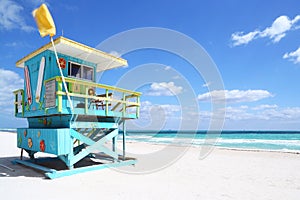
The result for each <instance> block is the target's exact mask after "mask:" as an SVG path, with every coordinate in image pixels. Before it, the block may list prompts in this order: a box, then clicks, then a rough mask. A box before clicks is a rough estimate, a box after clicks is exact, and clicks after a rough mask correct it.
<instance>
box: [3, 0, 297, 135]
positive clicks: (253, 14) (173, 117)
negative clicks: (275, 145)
mask: <svg viewBox="0 0 300 200" xmlns="http://www.w3.org/2000/svg"><path fill="white" fill-rule="evenodd" d="M41 3H46V4H47V5H48V8H49V10H50V11H51V13H52V16H53V18H54V21H55V24H56V28H57V36H60V35H62V34H63V35H64V36H65V37H67V38H70V39H73V40H75V41H78V42H81V43H84V44H86V45H89V46H92V47H96V46H97V45H98V44H100V43H101V42H102V41H105V40H106V39H107V38H109V37H111V36H113V35H115V34H118V33H120V32H123V31H127V30H130V29H135V28H143V27H161V28H167V29H171V30H175V31H177V32H180V33H182V34H185V35H186V36H188V37H190V38H192V39H193V40H195V41H196V42H197V43H198V44H200V45H201V46H202V47H203V48H204V49H205V51H206V52H207V53H208V54H209V56H210V57H211V59H212V60H213V61H214V63H215V64H216V66H217V69H218V71H219V73H220V75H221V77H222V80H223V83H224V90H223V92H224V93H225V96H226V99H227V103H226V116H225V123H224V129H231V130H232V129H234V130H240V129H242V130H244V129H252V130H262V129H280V130H298V129H299V128H300V105H299V102H300V89H299V85H300V79H299V75H300V37H299V36H300V2H299V1H297V0H286V1H272V3H270V1H258V0H254V1H237V0H236V1H235V0H227V1H217V0H210V1H196V0H195V1H177V0H172V1H169V0H166V1H159V0H153V1H114V0H112V1H96V0H91V1H84V0H78V1H71V0H66V1H64V0H62V1H50V0H49V1H43V0H22V1H14V0H0V53H1V56H0V111H1V112H0V128H10V127H22V126H26V122H25V121H24V120H19V119H18V120H16V119H15V118H14V116H13V96H12V91H13V90H15V89H18V88H22V87H23V78H24V76H23V70H22V69H19V68H16V67H15V62H16V61H17V60H19V59H20V58H22V57H23V56H25V55H27V54H29V53H30V52H32V51H34V50H35V49H37V48H39V47H41V46H42V45H44V44H46V43H48V42H49V38H41V37H40V36H39V34H38V32H37V29H36V25H35V22H34V19H33V18H32V15H31V12H32V10H33V9H35V8H37V7H38V6H39V5H40V4H41ZM175 43H176V42H175ZM120 45H122V44H120ZM178 45H180V44H178ZM112 51H113V49H112ZM117 53H119V54H120V52H117ZM122 57H123V58H125V59H127V60H128V63H129V66H128V67H126V68H120V69H115V70H111V71H110V72H107V73H105V74H104V75H103V77H102V78H101V79H100V80H99V82H101V83H106V84H112V85H115V84H117V83H118V82H119V80H120V79H122V77H126V76H127V74H128V73H129V72H130V71H132V70H134V69H137V68H138V67H139V66H142V67H143V66H144V67H148V68H147V70H148V69H149V67H150V68H151V67H152V69H153V72H155V70H158V71H157V74H160V73H161V72H159V70H162V71H164V73H168V74H167V76H166V78H165V80H164V79H163V78H160V79H159V81H158V79H156V78H157V77H156V78H155V79H153V81H152V82H148V83H147V84H146V83H145V84H144V85H143V86H140V87H138V88H137V89H138V90H139V91H142V92H143V98H142V105H143V107H142V110H141V119H140V120H139V121H137V122H132V124H130V126H131V127H133V128H144V129H153V128H162V129H177V128H179V127H178V126H179V125H178V124H180V123H179V122H180V121H181V120H182V118H185V119H188V121H189V123H191V125H190V124H189V123H185V125H183V127H180V128H182V129H190V128H191V127H193V125H194V124H195V123H196V124H197V128H198V129H207V128H208V126H209V122H210V116H211V103H210V101H209V100H210V98H211V97H218V95H219V93H220V91H214V90H213V91H210V90H209V87H207V86H209V85H211V84H214V83H213V81H212V82H205V81H204V78H203V77H201V76H200V75H199V74H196V72H195V70H194V69H193V66H191V64H190V63H188V62H187V61H186V60H184V59H182V58H180V57H178V56H176V55H173V54H172V53H169V52H165V51H161V50H155V49H144V50H141V51H134V52H130V53H126V54H124V55H122ZM151 63H156V64H151ZM145 65H147V66H145ZM145 69H146V68H145ZM176 74H177V75H176ZM178 74H179V75H180V76H181V77H180V78H181V79H180V78H178ZM148 76H149V74H147V73H145V74H141V75H140V76H139V78H140V79H141V80H144V79H145V80H146V79H147V80H148ZM176 77H177V78H176ZM183 80H185V81H183ZM185 82H188V85H190V86H191V88H192V91H193V92H194V94H195V99H194V100H195V101H196V102H197V106H199V108H200V109H199V111H197V110H196V111H197V112H194V111H195V109H194V108H193V107H188V106H187V105H182V102H181V103H179V100H178V96H180V95H183V94H185V92H186V91H187V88H186V87H188V85H187V84H186V83H185ZM124 87H126V84H125V85H124ZM183 96H184V95H183ZM183 102H185V101H183ZM183 110H184V111H185V113H187V115H186V114H185V115H184V116H182V113H183ZM162 118H163V120H162ZM198 119H199V121H200V122H199V124H198Z"/></svg>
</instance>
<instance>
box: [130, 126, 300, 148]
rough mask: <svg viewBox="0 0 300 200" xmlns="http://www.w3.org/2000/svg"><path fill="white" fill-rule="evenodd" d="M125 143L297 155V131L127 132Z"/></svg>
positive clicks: (298, 140) (298, 145)
mask: <svg viewBox="0 0 300 200" xmlns="http://www.w3.org/2000/svg"><path fill="white" fill-rule="evenodd" d="M208 137H209V138H211V140H208V139H207V138H208ZM127 139H128V140H129V141H141V142H149V143H161V144H175V145H193V146H199V145H214V146H216V147H223V148H230V149H245V150H246V149H247V150H249V149H250V150H267V151H282V152H297V153H300V131H222V132H221V134H220V135H219V134H207V133H206V131H197V132H191V131H180V132H179V133H177V132H176V131H160V132H155V131H144V132H141V131H128V132H127Z"/></svg>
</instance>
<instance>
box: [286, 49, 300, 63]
mask: <svg viewBox="0 0 300 200" xmlns="http://www.w3.org/2000/svg"><path fill="white" fill-rule="evenodd" d="M283 58H284V59H289V60H290V61H292V62H293V63H295V64H298V63H300V47H299V48H298V49H297V50H296V51H292V52H290V53H285V54H284V55H283Z"/></svg>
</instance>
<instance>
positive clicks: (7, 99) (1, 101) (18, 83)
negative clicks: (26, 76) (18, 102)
mask: <svg viewBox="0 0 300 200" xmlns="http://www.w3.org/2000/svg"><path fill="white" fill-rule="evenodd" d="M20 88H23V79H22V78H21V77H20V76H19V74H17V73H15V72H13V71H10V70H5V69H1V68H0V108H1V109H4V108H7V107H10V106H11V108H13V106H12V105H13V102H14V95H13V91H14V90H16V89H20Z"/></svg>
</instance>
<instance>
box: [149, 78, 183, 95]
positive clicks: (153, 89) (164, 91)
mask: <svg viewBox="0 0 300 200" xmlns="http://www.w3.org/2000/svg"><path fill="white" fill-rule="evenodd" d="M182 90H183V88H182V87H181V86H176V85H175V83H174V82H172V81H171V82H168V83H167V82H161V83H152V84H151V86H150V90H149V91H148V92H147V95H149V96H174V95H178V94H180V93H181V92H182Z"/></svg>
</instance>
